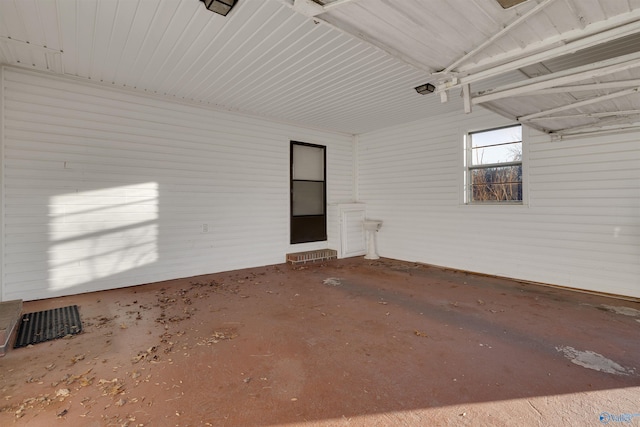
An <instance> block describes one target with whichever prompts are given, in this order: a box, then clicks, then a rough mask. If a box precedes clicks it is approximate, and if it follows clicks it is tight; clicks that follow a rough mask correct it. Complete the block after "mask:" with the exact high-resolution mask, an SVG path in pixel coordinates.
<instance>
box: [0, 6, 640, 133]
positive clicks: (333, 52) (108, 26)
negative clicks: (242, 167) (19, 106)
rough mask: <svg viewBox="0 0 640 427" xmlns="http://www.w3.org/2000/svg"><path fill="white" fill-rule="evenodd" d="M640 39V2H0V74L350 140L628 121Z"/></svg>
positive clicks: (632, 116) (565, 129)
mask: <svg viewBox="0 0 640 427" xmlns="http://www.w3.org/2000/svg"><path fill="white" fill-rule="evenodd" d="M322 4H324V6H322ZM638 34H640V0H529V1H527V2H525V3H523V4H521V5H518V6H515V7H512V8H510V9H502V7H501V6H500V5H499V4H498V3H497V1H496V0H402V1H399V0H398V1H392V0H322V1H320V0H318V1H314V0H295V2H294V0H237V4H236V6H235V7H234V8H233V10H232V11H231V12H230V13H229V15H228V16H227V17H223V16H219V15H216V14H214V13H211V12H209V11H207V10H206V9H205V7H204V4H203V3H202V2H200V1H198V0H0V63H4V64H9V65H15V66H21V67H26V68H30V69H37V70H45V71H48V72H52V73H57V74H66V75H71V76H76V77H80V78H84V79H89V80H92V81H96V82H99V83H102V84H107V85H111V86H116V87H120V88H129V89H131V90H137V91H142V92H147V93H152V94H156V95H160V96H166V97H169V98H172V99H177V100H180V101H182V102H193V103H199V104H204V105H211V106H215V107H217V108H223V109H227V110H232V111H238V112H243V113H247V114H252V115H257V116H261V117H266V118H270V119H273V120H278V121H285V122H291V123H298V124H302V125H305V126H311V127H316V128H322V129H330V130H334V131H340V132H346V133H353V134H358V133H364V132H368V131H372V130H375V129H379V128H384V127H388V126H392V125H396V124H401V123H404V122H409V121H414V120H417V119H420V118H424V117H429V116H431V115H433V114H437V113H440V112H443V111H453V110H460V109H463V108H464V109H467V110H469V109H473V108H479V106H480V105H482V106H485V107H487V108H490V109H492V110H494V111H497V112H499V113H501V114H503V115H505V116H507V117H511V118H514V119H520V120H521V121H522V122H524V123H527V124H529V125H531V126H534V127H536V128H538V129H541V130H545V131H552V132H557V133H559V134H563V133H571V132H576V131H582V130H584V131H591V130H594V129H598V128H602V127H603V126H611V125H613V126H616V127H619V126H628V125H635V124H636V123H637V122H639V121H640V113H639V112H640V95H639V94H638V92H637V90H638V87H640V53H639V51H640V37H639V36H638ZM574 52H577V53H574ZM571 53H573V54H572V55H571ZM598 61H605V62H602V64H596V65H597V67H596V66H593V65H591V64H593V63H594V62H598ZM576 67H578V68H576ZM604 67H607V68H604ZM605 71H606V72H605ZM578 72H579V73H580V74H577V73H578ZM621 81H622V82H621ZM426 82H431V83H433V84H434V85H436V86H437V92H438V93H435V94H431V95H426V96H421V95H418V94H417V93H416V92H415V90H414V89H413V88H414V87H416V86H418V85H420V84H423V83H426ZM605 82H614V83H608V84H605V85H603V83H605ZM586 83H589V84H591V86H589V87H580V88H577V87H575V86H576V85H577V84H586ZM566 86H571V87H570V88H567V87H566ZM620 91H625V92H620ZM613 92H620V93H618V94H616V95H613V94H612V93H613ZM461 94H464V96H463V97H461ZM594 97H599V98H603V100H602V102H600V101H599V100H595V101H598V102H594V99H592V98H594ZM445 98H448V101H447V102H444V103H442V102H441V100H444V99H445ZM576 102H580V103H579V104H576V105H572V104H575V103H576Z"/></svg>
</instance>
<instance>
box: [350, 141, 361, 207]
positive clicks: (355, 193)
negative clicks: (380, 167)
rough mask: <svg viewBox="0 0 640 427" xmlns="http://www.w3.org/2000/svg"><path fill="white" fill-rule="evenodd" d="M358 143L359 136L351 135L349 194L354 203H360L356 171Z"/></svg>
mask: <svg viewBox="0 0 640 427" xmlns="http://www.w3.org/2000/svg"><path fill="white" fill-rule="evenodd" d="M359 142H360V136H359V135H353V138H352V148H353V152H352V154H351V157H352V162H353V188H352V189H351V194H352V196H353V197H352V198H353V200H354V201H356V202H358V201H360V191H359V181H360V177H359V174H358V170H359V168H360V167H359V164H358V162H359V159H358V150H359V148H360V147H359Z"/></svg>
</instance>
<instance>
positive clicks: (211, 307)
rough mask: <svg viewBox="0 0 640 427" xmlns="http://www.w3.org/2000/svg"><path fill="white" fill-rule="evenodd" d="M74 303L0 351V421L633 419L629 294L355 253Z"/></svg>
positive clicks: (636, 308)
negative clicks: (66, 333)
mask: <svg viewBox="0 0 640 427" xmlns="http://www.w3.org/2000/svg"><path fill="white" fill-rule="evenodd" d="M70 304H78V305H79V307H80V313H81V317H82V319H83V324H84V331H83V333H82V334H80V335H75V336H73V337H70V338H68V339H60V340H56V341H51V342H47V343H41V344H37V345H34V346H31V347H27V348H21V349H13V350H10V351H9V352H8V354H7V355H6V356H5V357H3V358H1V359H0V390H1V391H2V400H1V401H0V425H2V426H9V425H30V426H55V425H70V426H143V425H144V426H252V425H256V426H308V427H311V426H392V425H393V426H396V425H406V426H426V425H429V426H449V425H450V426H460V425H469V426H484V425H486V426H513V425H519V426H529V425H531V426H536V425H540V426H555V425H558V426H560V425H562V426H567V425H568V426H572V425H575V426H588V425H593V426H596V425H603V424H604V423H608V424H609V425H625V426H626V425H640V339H639V338H640V334H639V331H640V303H637V302H630V301H623V300H617V299H610V298H605V297H602V296H594V295H588V294H583V293H577V292H571V291H566V290H559V289H554V288H547V287H541V286H536V285H530V284H523V283H518V282H514V281H508V280H504V279H496V278H490V277H483V276H476V275H469V274H465V273H461V272H455V271H448V270H443V269H439V268H434V267H427V266H421V265H416V264H412V263H405V262H399V261H393V260H387V259H382V260H378V261H366V260H364V259H362V258H352V259H347V260H338V261H331V262H329V263H325V264H314V265H305V266H300V267H292V266H289V265H284V264H283V265H277V266H269V267H263V268H254V269H247V270H240V271H234V272H228V273H219V274H212V275H207V276H199V277H193V278H188V279H182V280H172V281H167V282H161V283H154V284H149V285H144V286H136V287H131V288H125V289H120V290H114V291H106V292H97V293H91V294H83V295H76V296H70V297H64V298H55V299H49V300H41V301H33V302H27V303H25V304H24V312H32V311H39V310H45V309H48V308H55V307H62V306H65V305H70Z"/></svg>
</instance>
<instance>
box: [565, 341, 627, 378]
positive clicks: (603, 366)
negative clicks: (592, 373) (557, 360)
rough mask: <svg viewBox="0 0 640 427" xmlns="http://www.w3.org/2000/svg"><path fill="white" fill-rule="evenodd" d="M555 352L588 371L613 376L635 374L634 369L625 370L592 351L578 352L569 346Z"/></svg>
mask: <svg viewBox="0 0 640 427" xmlns="http://www.w3.org/2000/svg"><path fill="white" fill-rule="evenodd" d="M556 350H558V351H560V352H562V353H564V355H565V357H566V358H567V359H569V360H570V361H571V363H575V364H576V365H579V366H582V367H585V368H588V369H593V370H596V371H600V372H606V373H608V374H615V375H632V374H634V373H635V369H633V368H625V367H624V366H621V365H619V364H618V363H616V362H614V361H613V360H610V359H607V358H606V357H604V356H603V355H601V354H599V353H596V352H594V351H590V350H586V351H580V350H576V349H575V348H573V347H570V346H566V347H564V346H561V347H556Z"/></svg>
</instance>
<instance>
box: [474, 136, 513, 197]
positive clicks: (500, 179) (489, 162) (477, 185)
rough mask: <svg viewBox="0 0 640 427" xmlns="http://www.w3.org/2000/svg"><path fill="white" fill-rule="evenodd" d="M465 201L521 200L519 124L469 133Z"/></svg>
mask: <svg viewBox="0 0 640 427" xmlns="http://www.w3.org/2000/svg"><path fill="white" fill-rule="evenodd" d="M467 156H468V157H467V171H468V172H467V173H468V176H467V182H468V183H469V195H468V201H470V202H472V203H482V202H521V201H522V126H520V125H517V126H510V127H506V128H499V129H491V130H486V131H481V132H473V133H471V134H469V139H468V146H467Z"/></svg>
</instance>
